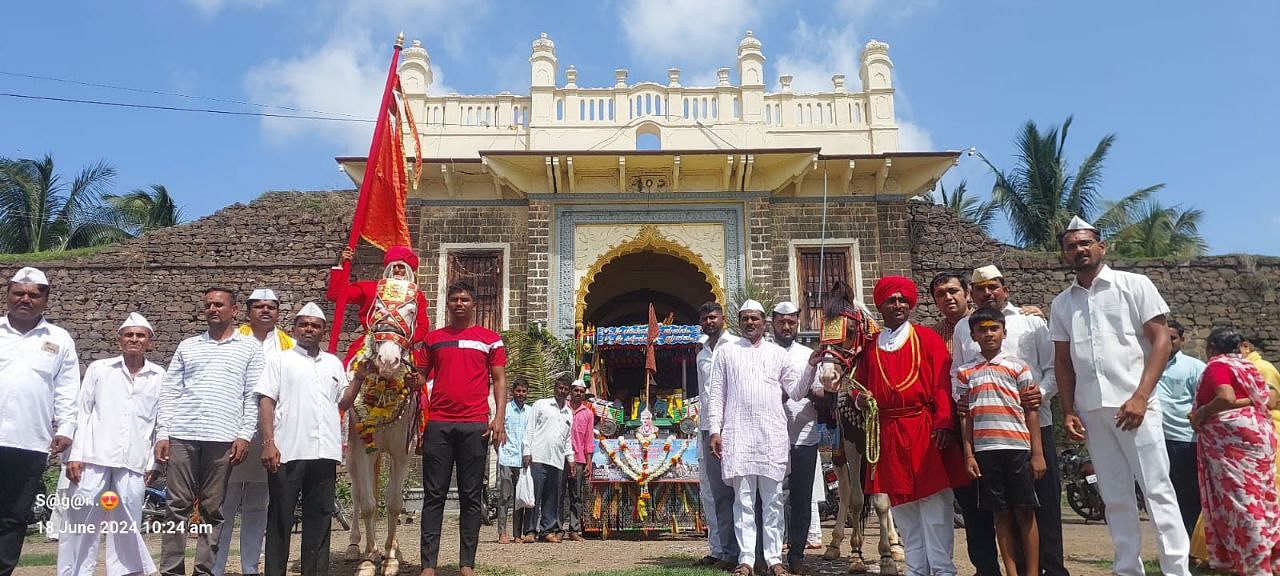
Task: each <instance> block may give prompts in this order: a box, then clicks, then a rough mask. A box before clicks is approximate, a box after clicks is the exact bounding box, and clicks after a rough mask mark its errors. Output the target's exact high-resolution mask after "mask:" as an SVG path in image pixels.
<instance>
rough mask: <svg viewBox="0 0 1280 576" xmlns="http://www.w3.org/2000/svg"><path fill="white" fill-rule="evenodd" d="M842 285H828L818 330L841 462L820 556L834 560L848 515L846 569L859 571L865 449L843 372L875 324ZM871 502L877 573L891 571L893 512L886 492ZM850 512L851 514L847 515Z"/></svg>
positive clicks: (897, 560) (900, 557) (897, 552)
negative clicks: (835, 504)
mask: <svg viewBox="0 0 1280 576" xmlns="http://www.w3.org/2000/svg"><path fill="white" fill-rule="evenodd" d="M851 296H852V294H851V292H850V290H849V289H848V287H847V286H845V285H844V284H843V283H841V282H837V283H836V284H835V285H834V286H832V294H831V297H830V298H828V299H827V301H826V303H825V305H824V306H823V312H824V322H823V330H822V344H821V346H820V349H821V350H822V351H823V354H824V356H823V359H822V361H821V363H820V364H819V372H818V380H819V381H820V382H822V385H823V387H824V388H825V389H827V390H834V389H836V388H839V390H840V394H839V397H838V398H839V400H838V401H837V406H836V410H835V412H836V417H837V422H838V424H839V429H840V434H839V436H840V442H841V447H842V450H841V451H842V452H843V454H844V455H845V462H844V463H843V464H842V465H840V466H837V467H836V477H837V480H838V482H839V488H838V489H839V492H840V508H839V511H838V512H837V513H836V525H835V529H834V530H833V531H832V534H831V544H830V545H828V546H827V550H826V551H825V552H824V553H823V555H822V557H823V558H825V559H827V560H835V559H837V558H839V557H840V544H841V543H842V542H843V541H844V534H845V524H846V523H847V522H848V521H850V520H852V523H853V533H852V534H851V535H850V539H849V540H850V542H849V543H850V559H849V573H851V574H864V573H866V571H867V564H866V561H865V560H863V557H862V543H863V538H864V531H865V530H866V521H867V517H866V514H864V504H865V495H864V494H863V491H862V465H863V462H864V461H865V458H864V455H863V453H862V451H861V450H859V449H858V445H857V443H856V442H855V439H856V438H857V435H858V434H864V433H865V430H864V428H863V426H862V425H861V422H862V418H861V416H862V413H861V412H860V411H859V410H857V409H856V407H855V406H854V402H852V400H851V398H850V396H849V393H848V392H849V388H850V386H851V385H852V383H851V382H850V381H849V380H848V379H846V375H847V374H849V373H850V372H851V371H852V370H853V366H854V364H855V363H856V362H857V361H858V358H859V357H860V356H861V354H862V352H863V350H864V349H865V348H866V346H868V345H873V344H871V343H872V342H873V339H874V338H875V333H876V332H877V330H878V328H877V327H876V324H875V321H874V320H872V316H871V311H870V310H867V308H866V307H865V306H863V305H862V304H860V303H858V302H857V301H856V300H854V299H853V298H852V297H851ZM871 505H872V508H873V509H874V510H875V512H876V516H877V518H878V519H879V524H880V547H879V549H880V574H883V575H896V574H898V573H900V572H901V569H900V565H901V563H902V562H903V561H904V560H905V555H904V553H903V549H902V543H901V541H900V540H899V539H898V531H897V530H896V529H894V525H893V515H892V514H891V513H890V511H889V495H888V494H872V495H871ZM850 515H852V516H850Z"/></svg>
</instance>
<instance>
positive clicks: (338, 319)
mask: <svg viewBox="0 0 1280 576" xmlns="http://www.w3.org/2000/svg"><path fill="white" fill-rule="evenodd" d="M403 48H404V32H401V33H400V35H399V36H397V37H396V44H395V49H394V50H393V51H392V53H391V66H390V68H389V69H388V70H387V85H386V87H385V88H383V90H382V103H381V104H380V105H379V106H378V117H377V118H378V121H377V123H376V124H374V126H373V140H372V141H371V142H370V144H369V155H368V157H366V159H365V167H364V178H363V179H361V181H360V192H359V194H358V195H357V196H356V213H355V216H354V217H353V218H352V220H351V237H350V238H348V239H347V248H350V249H352V250H355V248H356V245H357V244H359V243H360V233H361V232H362V231H363V229H364V220H365V213H366V212H367V211H368V210H367V208H368V205H369V188H371V184H372V182H373V179H374V174H376V173H377V168H378V166H377V164H378V146H379V145H380V143H381V142H382V138H383V137H384V135H385V133H386V131H387V113H388V111H389V110H390V108H391V106H392V105H393V104H395V94H394V90H395V87H396V84H397V78H398V76H397V74H396V66H397V65H398V64H399V62H400V50H402V49H403ZM342 270H343V274H342V277H343V278H350V274H351V261H350V260H348V261H346V262H343V263H342ZM346 308H347V291H346V290H339V291H338V299H337V302H335V304H334V310H333V325H332V326H330V329H329V353H330V354H334V353H336V352H337V351H338V340H339V339H340V338H341V336H342V323H343V322H342V317H343V313H344V312H345V311H346Z"/></svg>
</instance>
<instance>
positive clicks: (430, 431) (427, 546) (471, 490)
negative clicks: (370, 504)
mask: <svg viewBox="0 0 1280 576" xmlns="http://www.w3.org/2000/svg"><path fill="white" fill-rule="evenodd" d="M488 427H489V425H488V424H487V423H485V422H439V421H432V422H428V423H427V430H426V433H425V434H424V439H423V448H422V491H423V501H422V538H421V544H422V567H423V568H435V567H436V561H437V560H438V557H439V556H440V526H441V524H442V523H443V522H444V501H445V498H448V497H449V480H450V479H451V478H453V471H454V469H455V468H456V469H457V470H458V508H459V516H458V566H459V567H463V566H468V567H472V568H474V567H475V565H476V547H477V546H478V545H479V543H480V499H481V498H483V497H484V469H485V466H486V465H487V464H488V462H487V457H488V449H489V443H488V440H487V439H486V438H485V436H484V433H485V431H486V430H487V429H488Z"/></svg>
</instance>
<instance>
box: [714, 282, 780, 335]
mask: <svg viewBox="0 0 1280 576" xmlns="http://www.w3.org/2000/svg"><path fill="white" fill-rule="evenodd" d="M747 300H755V301H756V302H759V303H760V305H761V306H762V307H764V318H765V320H768V319H769V312H770V311H771V310H773V305H774V304H775V302H774V299H773V294H772V293H770V292H769V291H768V290H765V288H764V286H762V285H761V284H760V283H758V282H756V281H755V280H753V279H751V278H750V277H748V278H746V280H745V281H743V283H742V284H741V285H739V286H738V288H737V289H735V290H734V291H733V293H732V294H730V295H729V302H728V303H726V305H725V308H724V326H725V329H726V330H728V331H730V332H732V333H734V334H742V329H741V328H739V326H738V309H739V308H741V307H742V304H743V303H745V302H746V301H747Z"/></svg>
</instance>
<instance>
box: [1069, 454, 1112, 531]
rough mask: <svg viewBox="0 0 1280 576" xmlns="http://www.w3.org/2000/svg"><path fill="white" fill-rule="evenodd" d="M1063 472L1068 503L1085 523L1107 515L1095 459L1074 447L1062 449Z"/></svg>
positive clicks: (1098, 519)
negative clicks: (1099, 490)
mask: <svg viewBox="0 0 1280 576" xmlns="http://www.w3.org/2000/svg"><path fill="white" fill-rule="evenodd" d="M1058 466H1059V469H1060V470H1061V472H1062V488H1063V490H1064V491H1066V493H1067V505H1068V506H1071V509H1072V510H1074V511H1075V513H1076V514H1079V515H1080V517H1081V518H1084V520H1085V523H1086V524H1087V523H1089V522H1091V521H1092V522H1097V521H1100V520H1102V519H1104V518H1105V517H1106V506H1105V505H1104V504H1103V503H1102V494H1101V493H1099V492H1098V475H1097V474H1096V473H1095V472H1094V469H1093V461H1092V460H1090V459H1089V458H1088V457H1087V456H1085V455H1083V454H1081V453H1080V452H1079V451H1077V450H1076V449H1074V448H1068V449H1066V450H1063V451H1062V454H1061V455H1060V456H1058Z"/></svg>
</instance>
